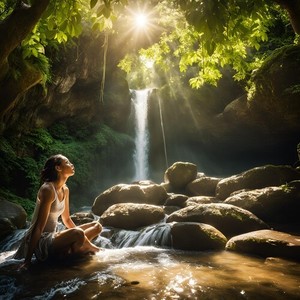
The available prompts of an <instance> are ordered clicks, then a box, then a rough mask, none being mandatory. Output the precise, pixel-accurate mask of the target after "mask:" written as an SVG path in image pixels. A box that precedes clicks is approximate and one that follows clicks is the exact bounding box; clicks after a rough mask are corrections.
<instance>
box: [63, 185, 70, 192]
mask: <svg viewBox="0 0 300 300" xmlns="http://www.w3.org/2000/svg"><path fill="white" fill-rule="evenodd" d="M63 188H64V191H65V192H68V193H69V188H68V186H67V185H66V184H64V187H63Z"/></svg>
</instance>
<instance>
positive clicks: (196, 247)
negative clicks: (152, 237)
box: [171, 222, 227, 251]
mask: <svg viewBox="0 0 300 300" xmlns="http://www.w3.org/2000/svg"><path fill="white" fill-rule="evenodd" d="M171 236H172V247H173V248H174V249H180V250H189V251H205V250H220V249H224V248H225V245H226V242H227V239H226V237H225V236H224V235H223V234H222V233H221V232H220V231H219V230H217V229H216V228H214V227H213V226H210V225H208V224H203V223H194V222H183V223H174V224H172V227H171Z"/></svg>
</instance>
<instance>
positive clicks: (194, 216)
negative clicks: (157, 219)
mask: <svg viewBox="0 0 300 300" xmlns="http://www.w3.org/2000/svg"><path fill="white" fill-rule="evenodd" d="M167 222H198V223H205V224H209V225H211V226H213V227H215V228H217V229H218V230H220V231H221V232H222V233H223V234H224V235H225V236H226V237H232V236H234V235H238V234H242V233H245V232H249V231H254V230H259V229H266V228H268V225H267V224H265V223H264V222H263V221H262V220H260V219H259V218H257V217H256V216H255V215H254V214H252V213H251V212H249V211H247V210H245V209H242V208H239V207H237V206H234V205H230V204H225V203H211V204H199V205H194V206H187V207H185V208H182V209H180V210H178V211H176V212H174V213H172V214H171V215H170V216H169V217H168V218H167Z"/></svg>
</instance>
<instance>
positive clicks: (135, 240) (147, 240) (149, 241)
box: [111, 223, 171, 248]
mask: <svg viewBox="0 0 300 300" xmlns="http://www.w3.org/2000/svg"><path fill="white" fill-rule="evenodd" d="M111 241H112V243H113V244H114V247H116V248H126V247H135V246H158V247H163V248H170V247H171V225H170V224H168V223H161V224H155V225H152V226H149V227H145V228H144V229H142V230H140V231H132V230H119V231H117V232H115V233H114V234H113V236H112V237H111Z"/></svg>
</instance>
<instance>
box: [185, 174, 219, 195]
mask: <svg viewBox="0 0 300 300" xmlns="http://www.w3.org/2000/svg"><path fill="white" fill-rule="evenodd" d="M219 181H221V178H216V177H207V176H202V177H200V178H197V179H195V180H193V181H192V182H190V183H189V184H188V185H187V186H186V192H187V194H188V195H191V196H215V194H216V187H217V184H218V183H219Z"/></svg>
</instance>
